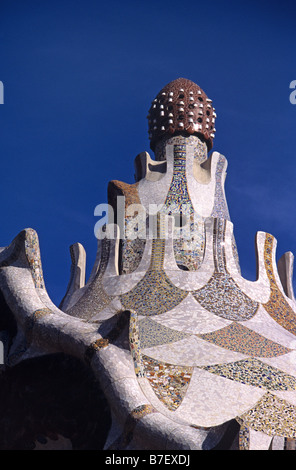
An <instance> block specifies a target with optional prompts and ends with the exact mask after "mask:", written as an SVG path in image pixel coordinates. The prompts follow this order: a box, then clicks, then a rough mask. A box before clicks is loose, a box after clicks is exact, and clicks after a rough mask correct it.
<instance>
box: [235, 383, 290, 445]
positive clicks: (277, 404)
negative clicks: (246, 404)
mask: <svg viewBox="0 0 296 470" xmlns="http://www.w3.org/2000/svg"><path fill="white" fill-rule="evenodd" d="M295 416H296V406H294V405H291V404H290V403H288V402H286V401H285V400H282V399H280V398H278V397H276V396H275V395H273V394H271V393H270V392H267V393H266V394H265V395H264V396H263V397H262V398H261V399H260V400H259V401H258V402H257V403H256V405H255V406H254V407H253V408H252V409H250V410H249V411H247V412H246V413H244V414H242V415H241V416H240V417H239V418H240V420H241V421H243V422H244V425H245V426H248V427H249V428H252V429H254V430H255V431H261V432H264V433H265V434H268V435H270V436H274V435H276V436H284V437H291V438H295V437H296V420H295Z"/></svg>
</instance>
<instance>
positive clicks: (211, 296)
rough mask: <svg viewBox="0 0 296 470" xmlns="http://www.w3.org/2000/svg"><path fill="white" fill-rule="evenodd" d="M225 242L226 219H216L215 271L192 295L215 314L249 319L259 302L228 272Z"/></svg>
mask: <svg viewBox="0 0 296 470" xmlns="http://www.w3.org/2000/svg"><path fill="white" fill-rule="evenodd" d="M224 243H225V221H223V220H221V219H216V220H215V228H214V240H213V249H214V261H215V272H214V274H213V276H212V277H211V279H210V280H209V282H208V283H207V285H206V286H205V287H203V288H201V289H199V290H197V291H195V292H193V293H192V295H193V297H194V298H195V299H196V300H197V301H198V302H199V303H200V304H201V305H202V307H204V308H205V309H207V310H209V311H210V312H212V313H214V314H215V315H218V316H221V317H222V318H225V319H227V320H247V319H249V318H252V317H253V316H254V315H255V313H256V312H257V310H258V307H259V304H258V302H255V301H254V300H252V299H251V298H249V297H248V296H247V295H246V294H245V293H244V292H243V291H242V290H241V289H240V288H239V287H238V285H237V284H236V283H235V281H234V280H233V279H232V277H231V276H230V275H229V274H228V272H227V268H226V259H225V250H224V247H223V244H224Z"/></svg>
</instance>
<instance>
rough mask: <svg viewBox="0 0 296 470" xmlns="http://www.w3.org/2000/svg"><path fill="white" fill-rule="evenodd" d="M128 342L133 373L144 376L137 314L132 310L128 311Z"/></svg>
mask: <svg viewBox="0 0 296 470" xmlns="http://www.w3.org/2000/svg"><path fill="white" fill-rule="evenodd" d="M129 342H130V351H131V355H132V358H133V361H134V368H135V374H136V376H137V377H144V375H145V372H144V366H143V361H142V354H141V349H140V333H139V324H138V315H137V314H136V312H134V311H133V310H132V311H131V312H130V326H129Z"/></svg>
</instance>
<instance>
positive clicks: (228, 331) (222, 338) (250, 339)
mask: <svg viewBox="0 0 296 470" xmlns="http://www.w3.org/2000/svg"><path fill="white" fill-rule="evenodd" d="M199 337H200V338H202V339H204V340H206V341H210V342H212V343H214V344H216V345H217V346H220V347H222V348H226V349H230V350H231V351H237V352H241V353H244V354H248V355H250V356H257V357H276V356H281V355H282V354H287V353H289V352H290V349H288V348H285V347H284V346H282V345H280V344H278V343H275V342H274V341H270V340H269V339H267V338H264V336H261V335H260V334H258V333H256V332H255V331H252V330H250V329H249V328H246V327H245V326H243V325H241V324H240V323H235V322H234V323H232V324H231V325H228V326H226V327H224V328H222V329H221V330H216V331H214V332H212V333H206V334H202V335H199Z"/></svg>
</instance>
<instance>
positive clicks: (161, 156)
mask: <svg viewBox="0 0 296 470" xmlns="http://www.w3.org/2000/svg"><path fill="white" fill-rule="evenodd" d="M170 144H177V145H188V146H192V147H193V148H194V158H195V160H196V161H198V163H199V164H201V163H203V162H204V161H205V160H206V159H207V157H208V149H207V145H206V143H205V142H202V141H201V140H200V139H199V138H198V137H197V136H193V135H191V136H182V135H178V136H173V137H169V138H168V137H165V138H164V139H162V140H160V141H159V142H158V143H157V145H156V147H155V158H156V160H159V161H161V160H166V146H167V145H170Z"/></svg>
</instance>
